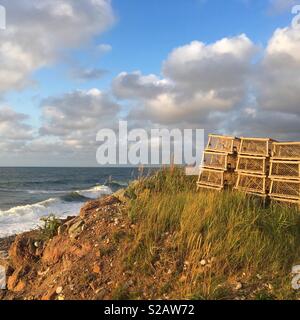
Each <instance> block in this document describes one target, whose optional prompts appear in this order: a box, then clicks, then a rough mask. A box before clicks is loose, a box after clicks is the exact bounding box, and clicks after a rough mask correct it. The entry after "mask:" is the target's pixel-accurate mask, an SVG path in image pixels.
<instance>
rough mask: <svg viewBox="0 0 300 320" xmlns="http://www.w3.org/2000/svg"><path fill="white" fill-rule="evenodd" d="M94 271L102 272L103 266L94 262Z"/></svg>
mask: <svg viewBox="0 0 300 320" xmlns="http://www.w3.org/2000/svg"><path fill="white" fill-rule="evenodd" d="M93 272H94V273H96V274H99V273H100V272H101V268H100V266H99V265H98V264H96V263H95V264H94V267H93Z"/></svg>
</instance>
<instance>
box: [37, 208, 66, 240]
mask: <svg viewBox="0 0 300 320" xmlns="http://www.w3.org/2000/svg"><path fill="white" fill-rule="evenodd" d="M41 221H42V222H43V223H44V224H43V226H42V227H41V228H40V238H41V240H43V241H47V240H49V239H52V238H53V237H55V236H56V235H57V232H58V228H59V226H60V225H61V220H59V219H58V218H56V217H55V215H54V214H50V215H49V216H47V217H43V218H41Z"/></svg>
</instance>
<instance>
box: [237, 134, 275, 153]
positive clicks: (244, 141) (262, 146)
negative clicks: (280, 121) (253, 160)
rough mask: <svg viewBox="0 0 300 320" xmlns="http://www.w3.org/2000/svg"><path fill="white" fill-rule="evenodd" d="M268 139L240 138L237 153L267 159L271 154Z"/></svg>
mask: <svg viewBox="0 0 300 320" xmlns="http://www.w3.org/2000/svg"><path fill="white" fill-rule="evenodd" d="M270 146H271V141H270V140H269V139H257V138H241V144H240V149H239V153H240V154H244V155H252V156H263V157H268V156H269V155H270V153H271V150H270Z"/></svg>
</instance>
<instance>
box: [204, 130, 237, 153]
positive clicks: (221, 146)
mask: <svg viewBox="0 0 300 320" xmlns="http://www.w3.org/2000/svg"><path fill="white" fill-rule="evenodd" d="M238 148H239V139H237V138H236V137H231V136H219V135H214V134H210V135H209V136H208V143H207V147H206V151H213V152H221V153H228V154H234V153H237V151H238Z"/></svg>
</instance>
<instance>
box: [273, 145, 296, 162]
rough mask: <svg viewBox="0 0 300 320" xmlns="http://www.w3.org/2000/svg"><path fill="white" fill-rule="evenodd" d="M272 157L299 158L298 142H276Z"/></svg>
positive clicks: (280, 158) (278, 158)
mask: <svg viewBox="0 0 300 320" xmlns="http://www.w3.org/2000/svg"><path fill="white" fill-rule="evenodd" d="M272 157H273V159H277V160H300V142H276V143H274V144H273V148H272Z"/></svg>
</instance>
